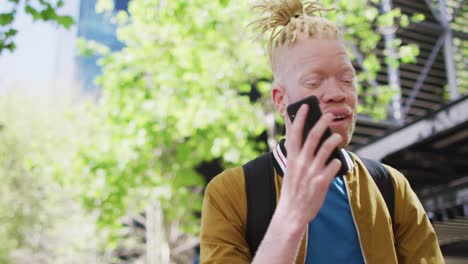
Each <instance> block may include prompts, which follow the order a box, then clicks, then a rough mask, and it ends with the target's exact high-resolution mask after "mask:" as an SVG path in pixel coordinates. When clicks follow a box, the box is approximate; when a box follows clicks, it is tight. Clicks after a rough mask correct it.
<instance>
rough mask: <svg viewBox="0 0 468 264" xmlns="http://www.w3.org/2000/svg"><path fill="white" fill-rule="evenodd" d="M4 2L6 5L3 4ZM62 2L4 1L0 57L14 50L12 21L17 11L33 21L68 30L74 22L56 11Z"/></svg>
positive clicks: (15, 31) (15, 32)
mask: <svg viewBox="0 0 468 264" xmlns="http://www.w3.org/2000/svg"><path fill="white" fill-rule="evenodd" d="M3 2H6V3H3ZM63 4H64V1H63V0H23V1H21V0H4V1H2V8H1V9H0V55H1V54H2V52H3V51H4V50H8V51H10V52H13V51H14V50H15V48H16V44H15V41H14V38H15V37H16V35H17V34H18V30H17V29H15V25H14V21H15V18H16V15H17V13H18V10H19V9H20V8H24V12H25V13H26V14H28V15H29V16H31V17H32V19H33V20H34V21H38V20H42V21H53V22H55V23H56V24H57V25H59V26H63V27H64V28H66V29H69V28H70V27H71V26H72V25H73V24H74V23H75V22H74V21H73V18H72V17H71V16H68V15H60V14H58V13H57V11H58V10H59V9H60V8H61V7H62V6H63Z"/></svg>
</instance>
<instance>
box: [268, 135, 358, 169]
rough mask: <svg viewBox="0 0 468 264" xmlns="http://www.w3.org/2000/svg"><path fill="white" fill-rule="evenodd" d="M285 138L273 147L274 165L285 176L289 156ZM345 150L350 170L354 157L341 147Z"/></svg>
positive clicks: (347, 165)
mask: <svg viewBox="0 0 468 264" xmlns="http://www.w3.org/2000/svg"><path fill="white" fill-rule="evenodd" d="M284 141H285V140H284V139H282V140H281V141H280V142H279V143H278V145H277V146H276V148H275V149H273V151H272V152H273V157H274V159H273V166H275V169H276V172H277V173H278V174H279V175H280V176H283V175H284V172H285V171H286V157H287V152H286V147H285V146H284ZM340 150H341V151H342V152H343V155H344V156H345V159H346V164H345V166H346V167H347V170H350V169H351V168H353V166H354V162H353V159H352V158H351V157H350V155H349V153H348V152H347V151H346V150H344V149H340Z"/></svg>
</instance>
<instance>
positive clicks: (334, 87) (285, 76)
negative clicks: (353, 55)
mask: <svg viewBox="0 0 468 264" xmlns="http://www.w3.org/2000/svg"><path fill="white" fill-rule="evenodd" d="M274 60H275V78H278V79H279V80H280V83H281V84H280V85H276V86H275V87H274V88H273V91H272V96H273V102H274V103H275V106H276V108H277V109H278V111H279V112H280V113H281V114H282V115H283V116H284V117H286V107H287V106H288V105H289V104H291V103H293V102H296V101H298V100H300V99H303V98H305V97H308V96H310V95H315V96H316V97H317V98H318V99H319V103H320V109H321V110H322V112H323V113H333V114H334V116H335V119H334V120H333V122H332V123H331V124H330V128H331V130H332V131H333V132H335V133H338V134H340V135H341V136H342V137H343V142H342V144H341V145H340V147H345V146H347V145H348V144H349V142H350V141H351V136H352V134H353V130H354V125H355V122H356V107H357V95H356V86H355V82H354V81H355V75H356V74H355V71H354V68H353V66H352V64H351V62H350V60H349V57H348V55H347V53H346V50H345V47H344V45H343V43H342V41H341V40H339V39H337V38H323V39H311V38H298V41H297V42H296V43H295V44H293V45H292V46H289V47H288V46H282V47H279V48H277V49H276V50H275V54H274ZM288 130H289V129H288V127H286V131H288Z"/></svg>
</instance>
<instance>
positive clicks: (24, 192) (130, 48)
mask: <svg viewBox="0 0 468 264" xmlns="http://www.w3.org/2000/svg"><path fill="white" fill-rule="evenodd" d="M16 2H17V1H13V0H5V1H1V2H0V41H1V42H0V48H1V49H0V182H1V183H2V184H1V185H0V241H2V242H1V243H0V263H197V255H198V236H197V235H198V232H199V217H200V207H201V200H202V193H203V188H204V186H205V185H206V183H207V182H209V180H210V179H211V178H213V177H214V176H215V175H216V174H217V173H219V172H220V171H221V170H222V169H224V168H227V167H231V166H235V165H240V164H242V163H243V162H246V161H248V160H250V159H252V158H254V157H255V156H256V155H258V154H259V153H261V152H265V151H268V149H271V148H272V147H273V146H275V144H276V142H277V141H278V140H279V139H280V138H281V137H282V135H283V133H284V128H283V124H282V121H281V118H280V117H279V116H278V115H277V114H275V111H274V109H273V107H272V105H271V102H270V99H269V91H270V84H269V83H270V81H271V73H270V72H269V68H268V64H267V59H266V54H265V51H264V45H263V44H264V43H263V42H262V41H260V40H256V38H255V35H254V34H253V33H252V31H251V30H250V29H248V28H246V25H247V24H248V22H250V21H252V20H253V18H254V16H253V14H252V13H251V12H250V8H249V5H250V4H252V3H253V2H252V1H247V0H245V1H244V0H242V1H241V0H236V1H230V0H131V1H128V0H115V1H114V0H69V1H64V2H62V1H57V0H49V1H42V2H41V1H34V0H31V1H18V3H16ZM323 3H324V4H325V5H326V6H331V5H333V6H335V7H336V8H337V11H336V12H332V13H330V14H328V16H329V18H330V19H332V20H334V21H337V22H338V23H339V24H340V25H343V27H344V28H343V30H344V33H345V38H346V44H347V48H348V50H349V52H350V54H351V57H352V59H353V64H354V66H355V68H356V69H357V70H358V72H359V76H358V82H359V84H358V87H359V91H360V97H359V101H360V109H359V111H360V115H359V118H358V121H357V125H356V130H355V134H354V137H353V139H352V142H351V144H350V146H349V149H350V150H352V151H354V152H356V153H357V154H358V155H361V156H363V157H369V158H373V159H376V160H381V161H382V162H384V163H386V164H389V165H391V166H393V167H395V168H397V169H398V170H400V171H401V172H402V173H403V174H405V176H406V177H407V179H408V180H409V182H410V183H411V185H412V187H413V188H414V189H415V191H416V192H417V194H418V196H419V198H420V199H421V201H422V203H423V205H424V207H425V209H426V211H427V213H428V216H429V218H430V219H431V222H432V223H433V225H434V228H435V230H436V232H437V235H438V239H439V243H440V245H441V247H442V251H443V253H444V256H445V257H446V261H447V263H466V261H468V218H467V217H468V162H467V160H468V159H467V158H468V110H467V109H468V97H467V92H468V66H467V61H468V60H467V58H468V41H467V39H468V32H467V30H468V21H467V18H466V15H467V14H468V2H467V1H466V0H450V1H443V0H414V1H406V0H380V1H379V0H375V1H364V0H353V1H346V0H341V1H331V0H328V1H323ZM28 5H30V8H29V9H28ZM47 5H49V6H50V8H52V9H54V10H56V13H55V12H51V11H47ZM31 8H32V9H33V10H36V11H31ZM15 10H16V11H15ZM26 10H29V11H26ZM45 10H46V11H45ZM13 11H15V12H13ZM37 12H39V13H37ZM40 12H42V13H40ZM8 14H14V15H13V16H12V17H11V16H9V15H8ZM62 16H71V17H72V18H73V21H74V24H70V27H69V28H67V27H68V26H67V25H68V24H69V20H68V19H67V18H63V17H62ZM33 18H35V19H33ZM43 20H48V21H43ZM70 21H71V20H70ZM12 29H13V30H15V31H17V33H16V34H13V35H12V36H8V34H7V35H5V32H8V30H12ZM11 43H14V45H12V44H11Z"/></svg>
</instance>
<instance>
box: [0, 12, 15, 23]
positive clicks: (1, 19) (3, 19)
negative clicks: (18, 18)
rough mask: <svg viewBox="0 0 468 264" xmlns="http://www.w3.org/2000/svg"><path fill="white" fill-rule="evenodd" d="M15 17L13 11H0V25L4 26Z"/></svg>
mask: <svg viewBox="0 0 468 264" xmlns="http://www.w3.org/2000/svg"><path fill="white" fill-rule="evenodd" d="M14 18H15V16H14V13H1V14H0V26H6V25H8V24H11V22H13V19H14Z"/></svg>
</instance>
